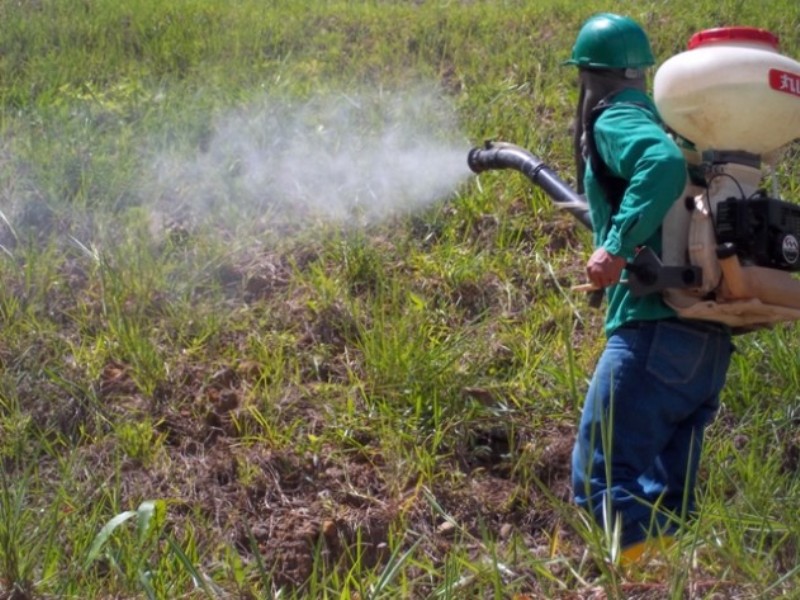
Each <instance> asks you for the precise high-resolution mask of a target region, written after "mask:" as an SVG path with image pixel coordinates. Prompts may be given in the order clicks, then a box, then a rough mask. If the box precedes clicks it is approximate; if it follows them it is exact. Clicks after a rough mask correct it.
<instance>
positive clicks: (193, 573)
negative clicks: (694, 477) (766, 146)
mask: <svg viewBox="0 0 800 600" xmlns="http://www.w3.org/2000/svg"><path fill="white" fill-rule="evenodd" d="M600 10H610V11H615V12H621V13H626V14H629V15H631V16H633V17H634V18H636V19H637V20H638V21H640V22H641V23H642V24H643V25H644V26H645V28H646V29H647V30H648V32H649V33H650V34H651V38H652V42H653V46H654V51H655V53H656V54H657V58H658V61H659V62H660V61H663V60H665V59H666V58H668V57H669V56H671V55H672V54H674V53H676V52H678V51H680V50H682V49H683V48H684V47H685V44H686V41H687V40H688V38H689V36H690V35H691V34H692V33H694V32H695V31H697V30H700V29H704V28H709V27H715V26H720V25H734V24H740V25H752V26H758V27H764V28H767V29H770V30H771V31H773V32H774V33H776V34H778V35H779V36H780V37H781V41H782V46H781V49H782V51H783V52H784V53H785V54H787V55H789V56H794V57H798V56H800V29H798V25H797V23H798V22H800V4H798V3H797V2H796V1H795V0H764V1H763V2H760V3H749V2H743V1H732V0H720V1H717V2H711V1H709V0H697V1H695V2H688V1H686V0H670V1H669V2H667V1H656V0H652V1H649V2H646V1H642V2H631V1H622V0H611V1H609V2H604V3H601V2H596V1H594V0H588V1H584V2H578V1H577V0H559V1H552V2H547V1H542V2H531V1H527V0H525V1H523V0H505V1H500V0H498V1H495V2H488V1H485V2H484V1H480V0H472V1H468V0H463V1H457V0H449V1H445V0H442V1H433V0H431V1H424V0H421V1H418V2H411V1H400V0H384V1H381V0H372V1H356V0H352V1H349V2H346V1H344V0H331V1H326V0H316V1H314V0H274V1H272V2H264V1H259V0H239V1H237V2H223V1H221V0H179V1H175V2H160V1H158V0H28V1H24V2H20V1H16V0H15V1H12V0H0V133H1V134H2V137H0V250H1V251H2V252H0V276H1V279H0V281H2V285H1V286H0V327H1V328H2V336H0V461H2V469H0V599H2V600H12V599H13V600H26V599H34V598H36V599H38V598H75V599H78V598H81V599H83V598H98V599H100V598H103V599H105V598H158V599H162V598H163V599H171V598H313V599H318V598H320V599H321V598H326V599H333V598H336V599H350V600H355V599H360V600H366V599H372V600H378V599H390V598H391V599H395V598H431V599H433V598H442V599H452V598H459V599H463V598H494V599H500V598H509V599H511V598H513V599H516V600H524V599H529V598H563V599H579V598H784V597H785V598H797V597H800V592H798V587H799V586H800V566H799V565H800V480H799V479H798V472H800V471H799V470H800V432H799V431H800V430H799V428H798V425H800V375H799V374H800V369H798V360H797V344H796V341H795V340H796V335H797V328H796V327H795V326H780V327H776V328H774V329H771V330H767V331H760V332H758V333H752V334H748V335H746V336H742V337H738V338H737V340H736V345H737V349H738V352H737V353H736V355H735V357H734V363H733V365H732V368H731V371H730V375H729V382H728V386H727V387H726V390H725V392H724V395H723V399H722V400H723V407H722V410H721V412H720V414H719V417H718V419H717V420H716V422H715V423H714V424H713V425H712V427H711V428H710V430H709V433H708V443H707V450H706V453H705V455H704V458H703V464H702V472H701V481H700V490H699V492H700V501H701V504H700V516H699V519H697V520H696V521H695V522H693V523H692V524H691V526H690V528H689V533H688V534H687V535H686V536H685V538H684V539H682V541H681V544H680V547H679V549H678V550H679V551H678V552H676V553H675V554H674V556H670V557H668V558H667V559H665V560H664V561H663V564H661V565H660V566H659V568H658V569H657V570H651V571H647V572H642V573H634V574H630V573H624V572H623V571H622V570H621V569H619V567H617V566H615V565H614V564H613V561H611V560H609V558H610V555H611V552H613V550H614V548H613V546H614V544H613V535H610V534H609V532H603V531H600V530H598V528H597V527H595V526H593V525H590V524H589V522H588V521H587V520H586V519H585V517H583V516H582V515H581V514H579V513H578V511H577V510H576V509H575V508H574V507H573V506H572V505H571V503H570V491H569V459H570V458H569V457H570V452H571V447H572V439H573V434H574V426H575V423H576V420H577V418H578V415H579V411H580V407H581V403H582V395H583V392H584V391H585V388H586V384H587V379H588V377H589V376H590V375H591V372H592V368H593V365H594V361H595V359H596V358H597V355H598V352H599V351H600V349H601V347H602V344H603V339H602V334H601V322H602V313H601V312H600V311H599V310H597V309H593V308H591V307H589V306H588V304H587V303H586V300H585V298H583V297H581V296H579V295H577V294H575V293H573V292H570V286H571V285H572V284H575V283H579V282H580V280H581V274H582V269H583V263H584V261H585V259H586V258H587V257H588V255H589V252H590V240H589V235H588V232H586V231H583V230H582V229H581V228H580V227H579V226H578V225H577V224H576V223H575V222H574V221H573V220H571V218H570V217H569V216H568V215H564V214H561V213H559V212H558V211H557V210H556V209H555V208H554V206H553V205H552V204H551V202H550V201H549V200H548V198H547V197H546V196H545V195H544V194H543V193H542V192H541V190H538V189H533V188H532V186H531V184H530V182H528V181H526V180H525V179H524V178H523V177H522V176H520V175H519V174H516V173H512V172H489V173H485V174H482V175H480V176H479V177H476V176H474V175H472V174H470V172H469V170H468V169H467V165H466V157H467V152H468V151H469V149H470V148H471V147H473V146H475V145H477V144H480V143H481V142H482V141H483V140H485V139H500V140H505V141H509V142H513V143H516V144H518V145H521V146H524V147H526V148H529V149H530V150H532V151H534V152H535V153H537V154H538V155H540V156H542V157H544V158H545V159H546V161H547V163H548V164H549V165H550V166H551V167H553V168H554V169H556V170H557V171H558V172H559V173H560V174H561V175H562V177H563V178H564V179H565V180H567V181H573V165H572V158H571V147H570V144H571V138H570V133H569V127H570V122H571V119H572V117H573V113H574V104H575V101H576V96H577V87H576V84H575V81H574V72H572V71H571V70H570V69H569V68H567V67H564V66H562V65H561V62H562V61H563V60H564V59H566V58H567V57H568V56H569V52H570V49H571V45H572V41H573V39H574V36H575V33H576V32H577V30H578V28H579V26H580V24H581V23H582V22H583V21H584V20H585V18H586V17H588V16H589V15H591V14H592V13H594V12H597V11H600ZM797 158H798V151H797V146H796V145H793V146H791V147H790V148H789V149H788V151H787V152H786V154H785V155H784V158H783V159H782V160H781V161H780V162H779V163H778V165H777V167H776V169H775V181H776V183H777V185H778V186H779V188H780V190H781V194H782V195H783V196H784V197H785V198H787V199H794V200H800V186H798V183H797V179H798V177H797V175H798V166H797V165H798V161H797Z"/></svg>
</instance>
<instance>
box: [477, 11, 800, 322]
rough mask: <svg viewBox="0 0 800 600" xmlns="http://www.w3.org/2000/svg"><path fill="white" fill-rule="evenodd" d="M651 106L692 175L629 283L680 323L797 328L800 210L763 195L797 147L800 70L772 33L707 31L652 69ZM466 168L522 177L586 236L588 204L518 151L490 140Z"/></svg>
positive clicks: (639, 256)
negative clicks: (658, 300)
mask: <svg viewBox="0 0 800 600" xmlns="http://www.w3.org/2000/svg"><path fill="white" fill-rule="evenodd" d="M653 99H654V101H655V104H656V106H657V108H658V110H659V113H660V115H661V117H662V119H663V120H664V123H665V124H666V125H667V127H668V129H670V130H671V131H672V132H674V134H675V137H676V142H678V144H679V146H680V147H681V149H682V150H683V152H684V156H685V157H686V160H687V164H688V167H689V172H690V174H691V176H690V177H688V178H687V180H688V183H687V185H686V189H685V190H684V192H683V194H682V195H681V196H680V197H679V198H678V199H676V201H675V203H674V204H673V206H672V208H671V209H670V211H669V213H668V214H667V216H666V218H665V220H664V223H663V226H662V232H663V233H662V235H663V240H662V241H663V243H662V254H661V256H660V257H658V256H656V255H655V253H653V252H652V251H650V250H648V249H644V250H643V251H641V252H639V253H638V254H637V256H636V258H635V259H634V261H633V262H632V263H631V264H629V265H628V266H627V269H628V273H629V277H628V281H627V282H626V285H628V286H629V287H630V288H631V292H632V293H633V294H635V295H642V294H649V293H655V292H660V293H662V295H663V297H664V300H665V302H666V303H667V304H668V305H670V306H671V307H672V308H674V309H675V310H676V312H677V313H678V314H679V315H680V316H682V317H684V318H689V319H702V320H706V321H717V322H721V323H726V324H728V325H730V326H732V327H736V328H745V329H749V328H758V327H764V326H770V325H772V324H774V323H777V322H781V321H795V320H800V280H798V279H795V278H794V277H793V275H792V274H793V273H795V272H800V205H797V204H794V203H790V202H786V201H784V200H781V199H779V198H778V197H777V190H775V189H772V190H771V191H769V192H768V191H766V190H764V189H762V188H761V187H760V184H761V181H762V178H763V176H764V168H765V167H769V166H770V165H771V163H773V162H774V161H775V160H777V158H778V157H779V155H780V151H781V150H782V149H783V148H784V147H785V146H786V145H788V144H789V143H790V142H792V141H793V140H795V139H797V138H800V63H798V62H796V61H794V60H792V59H790V58H788V57H786V56H784V55H781V54H780V53H779V52H778V38H777V37H776V36H775V35H773V34H772V33H770V32H768V31H764V30H762V29H754V28H750V27H726V28H719V29H710V30H705V31H701V32H699V33H697V34H695V35H694V36H693V37H692V38H691V40H690V41H689V45H688V50H687V51H685V52H682V53H680V54H678V55H676V56H673V57H672V58H670V59H669V60H667V61H666V62H664V63H663V64H662V65H661V67H660V68H659V69H658V70H657V71H656V74H655V79H654V82H653ZM687 140H691V142H687ZM467 163H468V165H469V167H470V169H471V170H472V171H473V172H475V173H480V172H483V171H486V170H490V169H513V170H517V171H519V172H521V173H523V174H524V175H525V176H526V177H527V178H528V179H530V180H531V181H532V182H533V183H534V184H536V185H538V186H540V187H541V188H542V189H543V190H544V192H545V193H546V194H547V195H548V196H549V197H550V198H551V199H552V200H553V201H554V202H555V203H556V205H557V206H558V207H560V208H563V209H565V210H567V211H568V212H570V213H571V214H572V215H573V216H574V217H575V218H576V219H577V220H578V221H579V222H580V223H581V224H583V225H584V226H586V227H588V228H590V229H591V227H592V223H591V218H590V216H589V210H588V205H587V202H586V199H585V198H584V197H583V196H582V195H580V194H578V193H577V192H575V191H574V190H573V189H572V188H571V187H570V186H569V185H568V184H566V183H565V182H564V181H563V180H561V179H560V178H559V177H558V176H557V175H556V174H555V173H554V172H553V171H552V170H551V169H550V168H548V167H547V165H545V164H544V162H543V161H542V160H541V159H539V158H538V157H537V156H535V155H533V154H532V153H530V152H528V151H527V150H525V149H524V148H520V147H518V146H515V145H513V144H509V143H505V142H486V144H485V145H484V146H483V147H478V148H473V149H472V150H471V151H470V152H469V155H468V157H467Z"/></svg>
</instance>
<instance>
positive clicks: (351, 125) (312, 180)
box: [149, 89, 470, 229]
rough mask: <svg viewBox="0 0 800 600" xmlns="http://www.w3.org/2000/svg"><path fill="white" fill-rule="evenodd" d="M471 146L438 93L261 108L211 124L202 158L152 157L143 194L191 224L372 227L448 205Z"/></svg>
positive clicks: (270, 103)
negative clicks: (151, 173) (149, 186)
mask: <svg viewBox="0 0 800 600" xmlns="http://www.w3.org/2000/svg"><path fill="white" fill-rule="evenodd" d="M468 149H469V145H468V143H467V141H466V139H465V138H464V137H463V136H461V135H460V134H459V128H458V123H457V119H456V116H455V111H454V110H453V107H452V106H451V105H450V103H449V102H448V101H447V99H446V98H445V97H444V96H443V95H442V94H440V93H438V92H437V90H435V89H416V90H413V91H408V90H406V91H403V92H393V93H388V92H382V93H381V92H375V93H372V94H359V95H355V96H354V95H347V94H338V95H336V94H331V95H327V96H324V97H319V98H315V99H312V100H309V101H305V102H303V103H302V104H300V105H293V104H291V103H289V102H286V101H277V100H271V99H265V100H263V101H262V102H259V103H258V104H257V105H251V106H249V107H247V108H246V109H242V110H238V111H236V112H235V113H232V114H227V115H224V116H222V117H220V118H218V119H217V120H216V121H215V124H214V127H213V132H212V135H211V137H210V139H209V140H208V143H207V144H205V145H204V148H203V149H195V150H192V151H191V152H189V153H188V154H187V152H186V151H185V150H184V151H183V152H179V151H177V150H175V149H172V150H167V151H165V152H163V153H161V154H160V155H159V157H158V160H157V161H156V162H155V165H156V167H155V168H156V176H155V177H153V178H150V182H151V183H155V185H156V189H155V190H152V189H151V190H150V191H149V195H150V197H155V198H159V199H160V200H161V201H160V206H159V207H158V208H159V209H160V210H161V211H163V212H165V214H167V215H168V216H169V218H171V219H173V220H174V219H176V218H177V219H190V220H191V221H192V222H193V223H207V222H224V223H225V224H226V225H229V226H230V225H243V224H245V223H246V224H247V225H251V226H252V225H254V224H256V223H259V225H260V226H263V227H268V228H286V227H291V228H293V229H297V228H306V227H310V226H314V225H316V224H319V223H321V222H326V223H331V222H333V223H336V224H341V225H342V226H352V225H358V224H371V223H375V222H378V221H380V220H382V219H385V218H388V217H391V216H394V215H397V214H400V213H409V212H413V211H416V210H419V209H422V208H424V207H427V206H430V205H431V204H433V203H435V202H437V201H440V200H443V199H446V198H448V197H449V196H452V195H453V194H454V192H456V190H457V188H458V186H459V185H460V184H461V183H462V182H463V181H464V180H465V179H466V178H468V177H469V176H470V171H469V169H468V167H467V164H466V157H467V152H468ZM237 220H239V221H240V223H238V224H237V223H236V221H237Z"/></svg>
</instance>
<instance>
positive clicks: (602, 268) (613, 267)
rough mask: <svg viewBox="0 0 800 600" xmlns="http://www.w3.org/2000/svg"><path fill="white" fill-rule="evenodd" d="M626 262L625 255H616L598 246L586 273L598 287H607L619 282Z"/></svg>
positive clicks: (590, 259) (590, 258) (588, 263)
mask: <svg viewBox="0 0 800 600" xmlns="http://www.w3.org/2000/svg"><path fill="white" fill-rule="evenodd" d="M625 263H626V261H625V259H624V258H623V257H621V256H614V255H613V254H610V253H609V252H608V251H607V250H606V249H605V248H598V249H597V250H595V251H594V252H593V253H592V255H591V256H590V257H589V261H588V262H587V263H586V275H587V276H588V277H589V281H591V282H592V283H593V284H594V285H596V286H597V287H600V288H606V287H608V286H610V285H614V284H615V283H619V278H620V275H621V274H622V270H623V269H624V268H625Z"/></svg>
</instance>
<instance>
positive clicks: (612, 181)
mask: <svg viewBox="0 0 800 600" xmlns="http://www.w3.org/2000/svg"><path fill="white" fill-rule="evenodd" d="M616 104H632V105H635V106H640V107H642V108H645V109H646V108H647V106H646V105H645V104H643V103H641V102H624V103H621V102H620V103H616ZM611 106H614V104H611V103H609V102H606V101H605V100H601V101H600V102H599V103H598V104H597V106H595V107H594V108H593V109H592V110H591V112H590V113H589V121H588V123H587V124H586V149H587V151H588V152H589V164H591V165H592V173H594V176H595V177H596V178H597V181H598V183H599V184H600V187H601V188H603V191H604V192H605V195H606V198H608V202H609V204H611V211H612V214H616V213H617V211H618V210H619V205H620V204H621V203H622V197H623V196H624V195H625V190H626V189H627V188H628V183H629V182H628V180H627V179H623V178H622V177H619V176H617V175H615V174H614V173H612V172H611V169H609V168H608V165H607V164H606V163H605V161H604V160H603V159H602V158H601V157H600V153H599V152H598V151H597V143H596V142H595V139H594V125H595V123H596V122H597V119H599V118H600V115H602V114H603V113H604V112H605V111H606V109H608V108H610V107H611Z"/></svg>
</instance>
